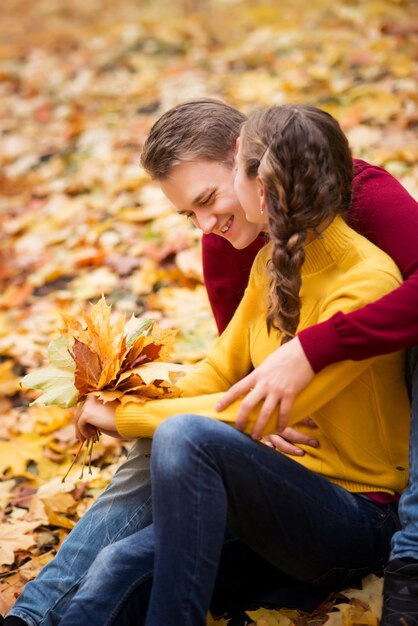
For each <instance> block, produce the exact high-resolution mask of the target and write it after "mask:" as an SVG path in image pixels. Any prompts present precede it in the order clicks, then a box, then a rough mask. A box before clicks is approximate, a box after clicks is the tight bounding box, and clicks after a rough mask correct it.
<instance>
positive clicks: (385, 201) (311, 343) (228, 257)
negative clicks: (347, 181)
mask: <svg viewBox="0 0 418 626" xmlns="http://www.w3.org/2000/svg"><path fill="white" fill-rule="evenodd" d="M354 164H355V173H354V179H353V199H352V205H351V208H350V211H349V214H348V216H347V222H348V223H349V225H350V226H351V227H352V228H354V229H355V230H356V231H357V232H359V233H361V234H362V235H364V236H365V237H367V238H368V239H369V240H370V241H372V242H373V243H375V244H376V245H377V246H379V248H381V249H382V250H384V251H385V252H386V253H387V254H389V255H390V256H391V257H392V259H393V260H394V261H395V262H396V264H397V265H398V267H399V269H400V271H401V272H402V275H403V277H404V280H405V282H404V283H403V284H402V285H401V286H400V287H398V289H395V290H394V291H393V292H392V293H390V294H388V295H386V296H384V297H383V298H381V299H380V300H378V301H377V302H374V303H371V304H368V305H367V306H365V307H363V308H362V309H359V310H357V311H353V312H352V313H348V314H344V313H336V314H335V315H334V316H333V317H331V318H330V319H329V320H327V321H326V322H322V323H321V324H317V325H316V326H311V327H310V328H306V329H305V330H303V331H301V332H300V333H299V338H300V341H301V343H302V346H303V349H304V351H305V354H306V356H307V358H308V360H309V362H310V364H311V365H312V367H313V369H314V370H315V372H318V371H320V370H321V369H323V368H324V367H326V366H327V365H330V364H331V363H336V362H337V361H343V360H345V359H352V360H354V361H360V360H362V359H367V358H369V357H372V356H376V355H378V354H387V353H389V352H393V351H395V350H400V349H403V348H406V347H408V346H412V345H414V344H418V203H417V202H416V201H415V200H414V199H413V198H412V196H411V195H410V194H409V193H408V192H407V191H406V190H405V189H404V188H403V187H402V185H400V183H399V182H398V181H397V180H396V179H395V178H394V177H393V176H392V175H391V174H389V173H388V172H386V171H385V170H383V169H381V168H379V167H375V166H373V165H369V164H368V163H365V162H364V161H360V160H359V159H355V160H354ZM264 244H265V238H264V237H263V236H260V237H258V239H257V240H256V241H255V242H253V243H252V244H251V245H250V246H249V247H248V248H245V249H244V250H235V248H233V247H232V246H231V244H230V243H229V242H228V241H227V240H226V239H223V238H222V237H218V236H217V235H213V234H211V235H204V236H203V274H204V278H205V284H206V288H207V291H208V295H209V300H210V303H211V306H212V310H213V313H214V316H215V319H216V323H217V326H218V330H219V332H222V330H223V329H224V328H225V327H226V325H227V324H228V322H229V320H230V319H231V317H232V315H233V314H234V311H235V309H236V308H237V306H238V304H239V302H240V300H241V298H242V295H243V293H244V290H245V287H246V285H247V282H248V277H249V273H250V269H251V265H252V262H253V260H254V257H255V256H256V254H257V252H258V250H259V249H260V248H261V247H262V246H263V245H264Z"/></svg>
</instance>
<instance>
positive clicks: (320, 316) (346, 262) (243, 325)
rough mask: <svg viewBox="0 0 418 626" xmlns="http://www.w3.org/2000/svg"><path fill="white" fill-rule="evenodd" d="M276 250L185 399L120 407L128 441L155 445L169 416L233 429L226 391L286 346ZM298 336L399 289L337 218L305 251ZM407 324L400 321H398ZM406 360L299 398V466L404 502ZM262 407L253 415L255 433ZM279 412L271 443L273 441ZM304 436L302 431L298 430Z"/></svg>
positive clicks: (387, 361)
mask: <svg viewBox="0 0 418 626" xmlns="http://www.w3.org/2000/svg"><path fill="white" fill-rule="evenodd" d="M269 256H270V246H267V247H266V248H264V249H262V250H261V251H260V252H259V254H258V256H257V258H256V259H255V261H254V265H253V268H252V271H251V276H250V280H249V284H248V287H247V289H246V291H245V294H244V297H243V299H242V301H241V304H240V306H239V307H238V309H237V311H236V313H235V315H234V317H233V319H232V320H231V322H230V324H229V325H228V327H227V328H226V330H225V331H224V333H223V334H222V335H221V337H220V338H219V339H218V340H217V342H216V343H215V345H214V346H213V348H212V349H211V350H210V352H209V353H208V356H207V358H206V359H205V360H204V361H203V362H202V363H200V364H199V365H197V366H196V367H195V368H194V370H193V371H192V372H190V373H189V374H187V375H186V376H185V377H184V378H182V379H181V380H180V381H179V386H180V387H181V390H182V396H183V397H181V398H175V399H166V400H151V401H149V402H147V403H146V404H144V405H138V404H135V403H129V404H126V405H125V406H120V407H118V409H117V411H116V426H117V429H118V431H119V432H120V433H121V435H122V436H124V437H127V438H130V437H151V436H152V435H153V433H154V431H155V429H156V428H157V426H158V425H159V424H160V423H161V422H162V421H163V420H165V419H167V418H168V417H170V416H171V415H175V414H180V413H193V414H197V415H205V416H208V417H213V418H216V419H219V420H222V421H224V422H229V423H231V424H233V423H234V421H235V416H236V413H237V408H238V406H239V404H240V401H237V402H235V403H234V404H233V405H231V406H230V407H228V408H227V409H225V410H224V411H223V412H222V413H219V412H217V411H216V410H215V409H214V405H215V404H216V402H217V400H219V398H220V397H221V396H222V395H223V392H224V391H226V390H227V389H229V387H230V386H231V385H232V384H234V383H235V382H237V381H238V380H240V379H241V378H243V377H244V376H245V375H246V374H248V373H249V372H250V371H251V370H252V369H253V368H254V367H257V366H258V365H260V364H261V363H262V362H263V361H264V359H265V358H266V357H267V356H268V355H269V354H271V353H272V352H273V351H274V350H275V349H276V348H277V347H278V346H279V344H280V334H279V333H278V332H276V331H274V330H273V331H271V332H270V335H269V334H268V332H267V327H266V321H265V320H266V314H267V298H268V296H267V294H268V283H269V277H268V274H267V271H266V263H267V261H268V259H269ZM302 275H303V277H302V289H301V299H302V307H301V321H300V325H299V328H298V330H302V328H305V327H306V326H311V325H313V324H316V323H318V322H321V321H324V320H325V319H327V318H329V317H330V316H331V315H333V314H334V313H336V312H337V311H344V312H348V311H351V310H353V309H358V308H360V307H362V306H364V305H365V304H367V303H368V302H372V301H374V300H376V299H378V298H379V297H381V296H383V295H384V294H386V293H388V292H389V291H392V290H393V289H395V288H396V287H397V286H398V285H399V284H400V282H401V277H400V273H399V271H398V269H397V267H396V266H395V264H394V263H393V261H392V260H391V259H390V258H389V257H388V256H387V255H386V254H385V253H384V252H382V251H381V250H379V249H378V248H377V247H376V246H374V245H373V244H371V243H370V242H369V241H368V240H367V239H365V238H364V237H362V236H360V235H358V234H357V233H356V232H355V231H353V230H352V229H350V228H349V227H348V226H347V225H346V224H345V222H344V221H343V220H342V218H340V217H337V218H336V219H335V220H334V221H333V222H332V224H331V225H330V226H329V227H328V228H327V229H326V230H325V232H324V233H323V235H322V236H321V238H318V239H315V240H314V241H313V242H312V243H310V244H309V245H307V246H306V259H305V263H304V265H303V270H302ZM399 323H402V320H399ZM403 361H404V353H403V352H396V353H393V354H390V355H386V356H382V357H377V358H374V359H368V360H365V361H344V362H341V363H336V364H334V365H330V366H329V367H327V368H325V369H324V370H323V371H321V372H320V373H319V374H317V375H316V376H315V378H314V380H313V381H312V383H311V384H310V385H309V386H308V387H307V388H306V389H305V390H304V391H303V392H302V393H301V394H300V395H299V397H298V398H297V400H296V402H295V404H294V407H293V410H292V415H291V419H290V422H289V424H290V425H294V424H295V423H296V422H298V421H299V420H301V419H303V418H305V417H307V416H309V417H311V419H312V420H313V421H314V422H315V424H316V425H317V426H318V429H317V430H315V437H316V438H317V439H318V440H319V444H320V445H319V448H318V449H314V448H309V450H308V451H307V454H305V455H304V456H303V457H292V458H293V459H294V460H295V461H296V462H298V463H301V464H302V465H304V466H306V467H308V468H309V469H311V470H313V471H315V472H317V473H318V474H321V475H323V476H326V477H327V478H328V479H329V480H331V481H333V482H335V483H337V484H340V485H341V486H343V487H345V488H346V489H348V490H350V491H355V492H363V491H386V492H388V493H393V492H396V493H401V492H402V491H403V489H404V488H405V486H406V483H407V478H408V472H407V463H408V460H407V459H408V432H409V401H408V396H407V392H406V388H405V382H404V371H403ZM259 409H260V406H258V407H257V409H256V410H254V411H253V412H252V415H251V418H250V420H249V422H248V424H247V428H246V431H247V432H251V431H252V427H253V424H254V421H255V419H256V417H257V415H258V411H259ZM276 419H277V413H276V414H275V415H274V416H273V418H272V419H271V420H270V422H269V424H268V427H267V429H266V431H265V434H267V433H271V432H274V430H275V424H276ZM298 429H299V430H303V429H304V427H303V426H302V427H300V425H298Z"/></svg>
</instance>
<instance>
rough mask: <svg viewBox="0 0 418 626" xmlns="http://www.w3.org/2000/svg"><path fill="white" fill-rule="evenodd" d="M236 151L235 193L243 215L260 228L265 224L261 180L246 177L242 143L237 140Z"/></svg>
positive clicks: (265, 217) (265, 211)
mask: <svg viewBox="0 0 418 626" xmlns="http://www.w3.org/2000/svg"><path fill="white" fill-rule="evenodd" d="M237 147H238V151H237V154H236V157H235V179H234V189H235V194H236V196H237V198H238V200H239V202H240V204H241V206H242V208H243V210H244V213H245V217H246V218H247V220H248V221H249V222H252V223H254V224H258V225H259V226H260V229H262V228H263V226H265V225H266V223H267V221H268V219H267V208H266V206H265V201H264V200H265V195H264V185H263V181H262V180H261V178H260V177H259V176H256V177H255V178H248V176H247V174H246V172H245V163H244V160H243V158H242V143H241V141H240V140H238V142H237Z"/></svg>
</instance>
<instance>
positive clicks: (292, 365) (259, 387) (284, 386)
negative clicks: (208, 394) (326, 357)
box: [216, 337, 315, 449]
mask: <svg viewBox="0 0 418 626" xmlns="http://www.w3.org/2000/svg"><path fill="white" fill-rule="evenodd" d="M314 376H315V372H314V371H313V369H312V367H311V365H310V363H309V361H308V359H307V358H306V355H305V353H304V351H303V348H302V345H301V343H300V341H299V339H298V337H294V338H293V339H292V340H291V341H289V342H288V343H286V344H285V345H284V346H281V347H280V348H278V349H277V350H276V351H275V352H273V353H272V354H270V355H269V356H268V357H267V358H266V360H265V361H264V362H263V363H262V364H261V365H259V367H257V368H256V369H255V370H254V371H253V372H251V374H248V376H245V378H243V379H242V380H240V381H239V382H238V383H236V384H235V385H233V386H232V387H231V389H229V391H227V392H226V394H225V395H224V396H223V398H222V400H220V401H219V403H218V404H217V407H216V408H217V410H218V411H222V410H223V409H225V408H226V407H227V406H229V405H230V404H231V402H233V401H234V400H237V399H238V398H239V397H240V396H245V398H244V400H243V401H242V403H241V406H240V409H239V411H238V415H237V419H236V426H237V428H239V429H240V430H243V429H244V427H245V424H246V423H247V419H248V416H249V414H250V412H251V410H252V409H253V408H254V407H255V406H256V405H257V404H258V403H259V402H261V401H263V400H264V402H263V406H262V407H261V410H260V413H259V416H258V418H257V421H256V423H255V425H254V429H253V432H252V437H253V438H254V439H259V438H260V437H261V436H262V434H263V431H264V428H265V427H266V425H267V423H268V421H269V419H270V417H271V415H272V413H273V411H274V410H275V408H276V407H277V406H278V405H280V413H279V419H278V424H277V432H278V433H280V435H281V436H282V437H283V432H284V429H285V428H286V425H287V421H288V419H289V416H290V412H291V409H292V406H293V403H294V401H295V398H296V397H297V396H298V394H299V393H300V392H301V391H302V390H303V389H305V387H306V386H307V385H308V384H309V383H310V382H311V381H312V379H313V378H314ZM299 443H302V442H299ZM279 449H281V448H279Z"/></svg>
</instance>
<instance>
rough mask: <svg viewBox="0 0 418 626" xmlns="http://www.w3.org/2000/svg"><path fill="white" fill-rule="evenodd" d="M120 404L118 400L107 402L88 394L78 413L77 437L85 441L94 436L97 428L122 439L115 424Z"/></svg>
mask: <svg viewBox="0 0 418 626" xmlns="http://www.w3.org/2000/svg"><path fill="white" fill-rule="evenodd" d="M118 404H119V403H118V401H117V400H115V401H114V402H106V403H105V402H102V401H101V400H99V399H98V398H96V396H94V395H88V396H87V398H86V400H85V401H84V402H83V403H82V404H80V406H79V408H78V410H77V413H76V420H77V421H76V424H75V432H76V437H77V439H80V441H85V440H86V439H89V437H92V436H93V435H94V433H95V432H96V430H99V431H100V432H101V433H105V434H106V435H110V436H111V437H117V438H118V439H122V437H121V435H120V434H119V433H118V431H117V429H116V426H115V411H116V407H117V406H118Z"/></svg>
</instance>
